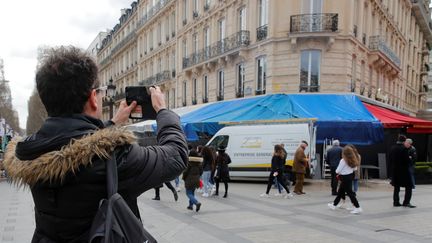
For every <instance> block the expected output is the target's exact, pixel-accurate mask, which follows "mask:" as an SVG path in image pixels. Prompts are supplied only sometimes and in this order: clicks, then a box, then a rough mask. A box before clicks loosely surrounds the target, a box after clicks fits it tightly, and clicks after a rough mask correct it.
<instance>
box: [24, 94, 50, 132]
mask: <svg viewBox="0 0 432 243" xmlns="http://www.w3.org/2000/svg"><path fill="white" fill-rule="evenodd" d="M47 117H48V115H47V111H46V109H45V107H44V105H43V104H42V101H41V99H40V97H39V93H38V92H37V91H36V89H35V90H33V93H32V95H31V96H30V98H29V100H28V117H27V126H26V132H27V134H32V133H35V132H37V131H38V130H39V129H40V127H41V126H42V124H43V122H44V121H45V119H46V118H47Z"/></svg>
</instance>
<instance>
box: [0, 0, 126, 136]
mask: <svg viewBox="0 0 432 243" xmlns="http://www.w3.org/2000/svg"><path fill="white" fill-rule="evenodd" d="M132 2H133V0H73V1H72V0H37V1H35V0H20V1H17V0H0V58H2V59H3V61H4V70H5V78H6V80H8V81H9V86H10V89H11V94H12V104H13V107H14V109H15V110H17V111H18V115H19V121H20V127H21V128H24V129H25V127H26V122H27V114H28V111H27V101H28V99H29V97H30V95H31V93H32V91H33V89H34V87H35V72H36V63H37V48H38V47H39V46H60V45H74V46H77V47H80V48H83V49H87V47H88V46H89V45H90V43H91V42H92V41H93V40H94V39H95V38H96V36H97V34H98V33H99V32H100V31H105V30H106V29H112V28H113V27H114V25H116V24H117V23H118V22H119V18H120V10H121V9H122V8H130V5H131V3H132ZM0 92H1V91H0Z"/></svg>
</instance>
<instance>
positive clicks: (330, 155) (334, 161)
mask: <svg viewBox="0 0 432 243" xmlns="http://www.w3.org/2000/svg"><path fill="white" fill-rule="evenodd" d="M332 145H333V146H332V147H331V148H330V149H329V150H328V151H327V157H326V160H327V163H329V165H330V172H331V182H330V185H331V189H332V195H333V196H335V195H337V186H338V181H337V179H336V168H337V167H338V165H339V161H340V160H341V159H342V148H341V146H340V143H339V140H337V139H336V140H333V143H332Z"/></svg>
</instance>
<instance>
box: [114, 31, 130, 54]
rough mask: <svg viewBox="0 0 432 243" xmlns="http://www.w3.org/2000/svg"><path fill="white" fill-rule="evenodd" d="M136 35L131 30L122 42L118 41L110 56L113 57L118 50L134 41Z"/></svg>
mask: <svg viewBox="0 0 432 243" xmlns="http://www.w3.org/2000/svg"><path fill="white" fill-rule="evenodd" d="M135 37H136V33H135V30H132V32H131V33H130V34H128V35H127V36H126V38H124V39H123V40H122V41H120V42H119V43H118V44H117V45H116V46H115V47H114V48H113V49H112V50H111V55H114V54H115V53H116V52H117V51H118V50H120V49H121V48H122V47H124V46H125V45H126V44H128V43H129V41H130V40H133V39H135Z"/></svg>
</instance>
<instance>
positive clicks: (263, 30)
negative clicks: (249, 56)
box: [257, 25, 268, 41]
mask: <svg viewBox="0 0 432 243" xmlns="http://www.w3.org/2000/svg"><path fill="white" fill-rule="evenodd" d="M267 32H268V25H263V26H260V27H258V28H257V41H262V40H264V39H266V38H267Z"/></svg>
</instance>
